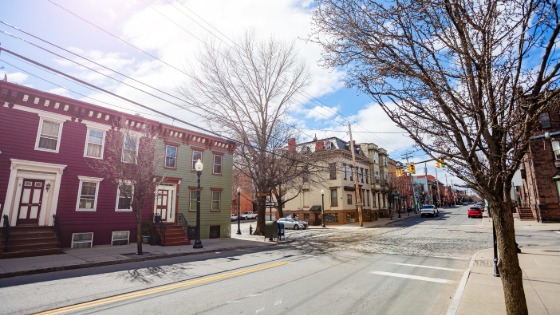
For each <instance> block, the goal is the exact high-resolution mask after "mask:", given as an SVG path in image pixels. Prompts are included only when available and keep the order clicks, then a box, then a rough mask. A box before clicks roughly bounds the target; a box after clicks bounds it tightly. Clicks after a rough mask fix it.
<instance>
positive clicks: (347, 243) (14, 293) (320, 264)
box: [0, 207, 530, 315]
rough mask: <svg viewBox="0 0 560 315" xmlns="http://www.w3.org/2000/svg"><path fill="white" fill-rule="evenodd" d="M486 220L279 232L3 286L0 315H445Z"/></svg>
mask: <svg viewBox="0 0 560 315" xmlns="http://www.w3.org/2000/svg"><path fill="white" fill-rule="evenodd" d="M405 215H406V214H405ZM487 220H488V219H468V218H467V215H466V207H458V208H453V209H442V211H441V213H440V216H439V217H436V218H419V217H417V216H414V217H410V218H408V219H405V220H402V221H398V222H395V223H394V224H391V225H388V226H385V227H381V228H371V229H326V230H322V229H310V230H303V231H302V230H300V231H287V233H286V234H287V235H286V236H287V238H288V239H291V240H293V241H294V242H292V243H289V244H287V245H281V246H275V247H274V248H273V249H267V250H265V251H252V250H237V251H230V252H222V253H213V254H205V255H200V256H199V255H192V256H188V257H177V258H174V259H166V260H157V261H150V262H142V263H136V264H130V265H119V266H106V267H101V268H91V269H87V270H73V271H71V272H70V271H67V272H60V273H51V274H45V275H34V276H26V277H17V278H13V279H2V280H5V281H0V286H2V288H0V297H1V300H2V308H1V309H0V313H2V314H29V313H35V312H40V311H47V312H46V313H47V314H49V313H50V314H58V313H64V314H66V313H70V314H92V313H96V314H97V313H99V314H264V313H266V314H287V313H292V312H299V313H303V314H322V315H324V314H445V313H447V310H448V308H449V305H450V303H451V299H452V297H453V295H454V294H455V291H456V288H457V286H458V282H459V280H460V279H461V277H462V275H463V272H464V271H465V270H466V268H467V267H468V264H469V260H470V257H471V256H472V255H473V254H474V253H475V252H476V251H478V250H480V249H483V248H488V247H491V226H490V222H488V221H487ZM246 224H250V222H245V223H244V224H243V228H247V225H246ZM235 230H236V225H235V229H233V226H232V231H235ZM527 238H530V237H527ZM6 281H10V282H6ZM60 308H62V309H60ZM49 310H52V312H48V311H49Z"/></svg>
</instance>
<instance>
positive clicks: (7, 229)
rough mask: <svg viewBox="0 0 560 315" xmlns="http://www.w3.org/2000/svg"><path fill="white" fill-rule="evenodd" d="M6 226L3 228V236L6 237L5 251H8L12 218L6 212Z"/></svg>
mask: <svg viewBox="0 0 560 315" xmlns="http://www.w3.org/2000/svg"><path fill="white" fill-rule="evenodd" d="M3 218H4V226H3V229H2V234H3V235H2V236H3V237H4V252H7V251H8V240H9V239H10V218H9V217H8V215H7V214H4V217H3Z"/></svg>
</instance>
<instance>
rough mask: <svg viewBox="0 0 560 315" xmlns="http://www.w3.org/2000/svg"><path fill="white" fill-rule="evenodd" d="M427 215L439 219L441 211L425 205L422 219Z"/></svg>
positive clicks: (421, 210)
mask: <svg viewBox="0 0 560 315" xmlns="http://www.w3.org/2000/svg"><path fill="white" fill-rule="evenodd" d="M425 215H429V216H432V217H437V216H438V215H439V210H438V208H437V207H436V206H434V205H423V206H422V208H421V209H420V217H424V216H425Z"/></svg>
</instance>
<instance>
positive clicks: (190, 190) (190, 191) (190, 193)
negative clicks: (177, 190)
mask: <svg viewBox="0 0 560 315" xmlns="http://www.w3.org/2000/svg"><path fill="white" fill-rule="evenodd" d="M193 192H194V198H192V193H193ZM196 193H197V191H196V190H194V189H189V210H188V211H196ZM193 200H194V202H195V206H194V209H192V208H191V205H192V204H191V201H193Z"/></svg>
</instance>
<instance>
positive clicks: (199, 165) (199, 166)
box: [193, 159, 204, 248]
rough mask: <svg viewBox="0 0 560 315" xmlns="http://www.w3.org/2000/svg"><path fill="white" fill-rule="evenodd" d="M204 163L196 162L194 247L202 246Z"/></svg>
mask: <svg viewBox="0 0 560 315" xmlns="http://www.w3.org/2000/svg"><path fill="white" fill-rule="evenodd" d="M203 168H204V164H202V162H201V161H200V159H198V161H196V163H195V164H194V169H195V170H196V177H197V180H196V240H195V241H194V245H193V248H202V241H201V240H200V175H201V174H202V169H203Z"/></svg>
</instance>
